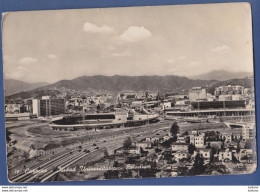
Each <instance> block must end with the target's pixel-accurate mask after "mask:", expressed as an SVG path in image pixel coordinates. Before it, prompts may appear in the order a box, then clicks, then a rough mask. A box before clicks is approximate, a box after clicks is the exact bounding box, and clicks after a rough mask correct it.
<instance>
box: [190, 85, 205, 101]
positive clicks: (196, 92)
mask: <svg viewBox="0 0 260 192" xmlns="http://www.w3.org/2000/svg"><path fill="white" fill-rule="evenodd" d="M206 99H207V92H206V89H204V88H201V87H193V88H192V89H191V90H189V100H190V101H197V100H206Z"/></svg>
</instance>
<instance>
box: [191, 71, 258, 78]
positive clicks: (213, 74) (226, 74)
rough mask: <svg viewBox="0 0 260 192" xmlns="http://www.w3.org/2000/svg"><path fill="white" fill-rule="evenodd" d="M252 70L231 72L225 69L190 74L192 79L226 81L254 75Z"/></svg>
mask: <svg viewBox="0 0 260 192" xmlns="http://www.w3.org/2000/svg"><path fill="white" fill-rule="evenodd" d="M252 75H253V74H252V73H250V72H229V71H225V70H219V71H216V70H215V71H211V72H208V73H203V74H201V75H196V76H190V78H191V79H201V80H217V81H226V80H229V79H242V78H245V77H248V76H252Z"/></svg>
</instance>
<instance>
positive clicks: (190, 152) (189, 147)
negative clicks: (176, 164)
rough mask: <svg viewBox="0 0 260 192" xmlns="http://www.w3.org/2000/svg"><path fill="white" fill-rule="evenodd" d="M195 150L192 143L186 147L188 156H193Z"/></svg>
mask: <svg viewBox="0 0 260 192" xmlns="http://www.w3.org/2000/svg"><path fill="white" fill-rule="evenodd" d="M195 150H196V147H195V145H193V144H192V143H191V144H189V146H188V151H189V154H193V153H194V151H195Z"/></svg>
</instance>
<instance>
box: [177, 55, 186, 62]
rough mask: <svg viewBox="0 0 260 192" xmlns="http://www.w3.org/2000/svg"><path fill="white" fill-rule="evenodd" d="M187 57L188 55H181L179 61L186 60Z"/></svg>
mask: <svg viewBox="0 0 260 192" xmlns="http://www.w3.org/2000/svg"><path fill="white" fill-rule="evenodd" d="M186 58H187V57H186V56H180V57H178V58H177V60H178V61H182V60H185V59H186Z"/></svg>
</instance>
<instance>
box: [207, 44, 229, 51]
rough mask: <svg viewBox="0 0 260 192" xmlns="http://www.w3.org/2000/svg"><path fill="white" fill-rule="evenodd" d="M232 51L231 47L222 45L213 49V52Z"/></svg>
mask: <svg viewBox="0 0 260 192" xmlns="http://www.w3.org/2000/svg"><path fill="white" fill-rule="evenodd" d="M229 49H230V47H229V46H227V45H221V46H218V47H215V48H213V49H211V51H212V52H222V51H228V50H229Z"/></svg>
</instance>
